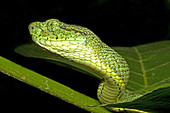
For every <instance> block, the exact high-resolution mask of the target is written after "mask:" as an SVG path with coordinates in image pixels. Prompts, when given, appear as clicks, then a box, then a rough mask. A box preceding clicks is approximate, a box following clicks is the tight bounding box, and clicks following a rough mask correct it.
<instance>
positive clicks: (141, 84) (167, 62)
mask: <svg viewBox="0 0 170 113" xmlns="http://www.w3.org/2000/svg"><path fill="white" fill-rule="evenodd" d="M112 48H113V49H115V50H116V51H117V52H118V53H119V54H121V55H122V56H123V57H124V58H125V59H126V60H127V62H128V64H129V66H130V72H131V73H130V78H129V81H128V85H127V89H129V90H131V91H132V93H148V92H150V91H153V90H156V89H159V88H164V87H169V86H170V41H160V42H154V43H149V44H144V45H139V46H134V47H112ZM15 51H16V52H17V53H19V54H21V55H23V56H26V57H34V58H42V59H46V60H48V61H50V62H53V63H55V64H57V65H62V66H65V67H68V68H72V69H74V70H78V71H80V72H83V73H86V74H89V75H92V76H94V77H96V78H98V79H99V80H101V79H102V78H101V77H100V75H98V74H97V73H95V72H94V71H93V70H91V69H89V68H87V67H85V66H82V65H80V64H76V63H74V62H71V61H69V60H67V59H64V58H62V57H60V56H58V55H56V54H53V53H50V52H47V51H44V50H43V49H42V48H40V47H38V46H37V45H35V44H25V45H21V46H19V47H17V48H16V49H15Z"/></svg>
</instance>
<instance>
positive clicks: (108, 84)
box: [29, 19, 140, 112]
mask: <svg viewBox="0 0 170 113" xmlns="http://www.w3.org/2000/svg"><path fill="white" fill-rule="evenodd" d="M29 31H30V34H31V36H32V40H33V41H34V42H35V43H36V44H38V45H39V46H40V47H42V48H45V49H46V50H47V51H50V52H52V53H54V54H57V55H60V56H62V57H64V58H66V59H68V60H70V61H73V62H76V63H79V64H81V65H84V66H86V67H88V68H91V69H93V70H94V71H95V72H97V73H98V74H99V75H100V76H102V77H103V81H102V82H101V83H100V85H99V87H98V90H97V97H98V99H99V101H100V102H101V103H102V104H116V103H123V102H131V101H133V100H135V99H137V98H139V97H140V95H137V94H129V93H128V92H127V90H126V89H125V87H126V85H127V82H128V78H129V73H130V71H129V66H128V64H127V62H126V60H125V59H124V58H123V57H122V56H121V55H119V54H118V53H117V52H116V51H115V50H113V49H112V48H111V47H109V46H108V45H106V44H105V43H104V42H102V41H101V40H100V38H99V37H98V36H97V35H96V34H94V33H93V32H92V31H91V30H89V29H88V28H86V27H82V26H78V25H71V24H66V23H63V22H61V21H59V20H57V19H49V20H47V21H45V22H33V23H31V24H30V25H29ZM109 109H111V110H114V111H124V110H127V111H134V112H140V111H138V110H135V109H128V108H109Z"/></svg>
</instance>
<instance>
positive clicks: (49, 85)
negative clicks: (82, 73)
mask: <svg viewBox="0 0 170 113" xmlns="http://www.w3.org/2000/svg"><path fill="white" fill-rule="evenodd" d="M0 72H2V73H4V74H6V75H9V76H11V77H13V78H15V79H18V80H20V81H22V82H25V83H27V84H30V85H32V86H34V87H36V88H38V89H40V90H42V91H44V92H47V93H49V94H51V95H54V96H56V97H58V98H60V99H63V100H65V101H66V102H69V103H72V104H73V105H75V106H78V107H80V108H83V109H85V110H87V111H90V112H94V113H110V112H109V111H108V110H106V109H105V108H103V107H90V106H91V105H99V104H100V103H99V101H97V100H95V99H93V98H90V97H88V96H86V95H84V94H81V93H79V92H77V91H75V90H73V89H71V88H69V87H67V86H64V85H63V84H60V83H58V82H56V81H54V80H51V79H49V78H47V77H45V76H42V75H40V74H38V73H36V72H33V71H31V70H29V69H27V68H24V67H22V66H20V65H18V64H16V63H14V62H11V61H9V60H7V59H5V58H3V57H1V56H0Z"/></svg>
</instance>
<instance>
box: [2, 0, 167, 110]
mask: <svg viewBox="0 0 170 113" xmlns="http://www.w3.org/2000/svg"><path fill="white" fill-rule="evenodd" d="M165 1H166V0H118V1H114V0H77V1H74V0H55V1H51V0H47V1H43V0H42V1H29V0H18V1H3V3H1V18H0V20H1V21H0V25H1V37H0V55H1V56H3V57H5V58H7V59H9V60H11V61H13V62H15V63H17V64H20V65H22V66H24V67H26V68H28V69H31V70H33V71H36V72H38V73H40V74H42V75H45V76H47V77H49V78H52V79H54V80H56V81H58V82H60V83H62V84H64V85H67V86H69V87H71V88H73V89H75V90H77V91H79V92H81V93H84V94H86V95H88V96H90V97H93V98H95V99H97V97H96V90H97V87H98V84H99V82H100V81H98V80H96V79H95V78H93V77H90V76H88V75H84V74H82V73H79V72H76V71H73V70H70V69H67V68H64V67H60V66H56V65H54V64H50V63H47V62H46V61H44V60H41V59H33V58H26V57H23V56H21V55H19V54H17V53H15V52H14V48H15V47H17V46H19V45H21V44H24V43H28V42H31V37H30V35H29V32H28V28H27V27H28V25H29V23H31V22H33V21H44V20H47V19H50V18H57V19H59V20H60V21H63V22H65V23H69V24H77V25H81V26H85V27H87V28H89V29H91V30H92V31H93V32H95V33H96V34H97V35H98V36H99V37H100V38H101V39H102V40H103V41H104V42H105V43H106V44H108V45H109V46H128V47H131V46H136V45H140V44H145V43H151V42H155V41H161V40H169V39H170V38H169V29H168V25H169V11H168V5H167V4H166V2H165ZM0 102H1V107H2V108H4V109H5V110H6V111H7V110H10V111H11V109H12V110H13V112H15V111H17V112H23V110H24V111H28V112H29V111H30V112H33V111H45V110H48V112H57V111H61V110H62V112H68V111H69V112H86V111H84V110H82V109H80V108H77V107H75V106H73V105H71V104H68V103H66V102H64V101H62V100H60V99H58V98H56V97H53V96H51V95H49V94H46V93H44V92H42V91H40V90H38V89H36V88H33V87H32V86H29V85H27V84H25V83H22V82H20V81H17V80H15V79H13V78H11V77H8V76H6V75H4V74H2V73H0ZM8 108H9V109H8Z"/></svg>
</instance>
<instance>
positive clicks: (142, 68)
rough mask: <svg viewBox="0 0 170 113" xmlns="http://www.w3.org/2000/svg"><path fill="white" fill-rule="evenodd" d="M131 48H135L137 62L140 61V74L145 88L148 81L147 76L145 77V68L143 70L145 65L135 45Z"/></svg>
mask: <svg viewBox="0 0 170 113" xmlns="http://www.w3.org/2000/svg"><path fill="white" fill-rule="evenodd" d="M133 49H134V50H135V52H136V54H137V56H138V58H139V63H140V66H141V70H142V75H143V79H144V87H145V88H146V87H147V86H148V81H147V78H146V70H145V66H144V63H143V59H142V55H141V54H140V52H139V51H138V49H137V48H136V47H133Z"/></svg>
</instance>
